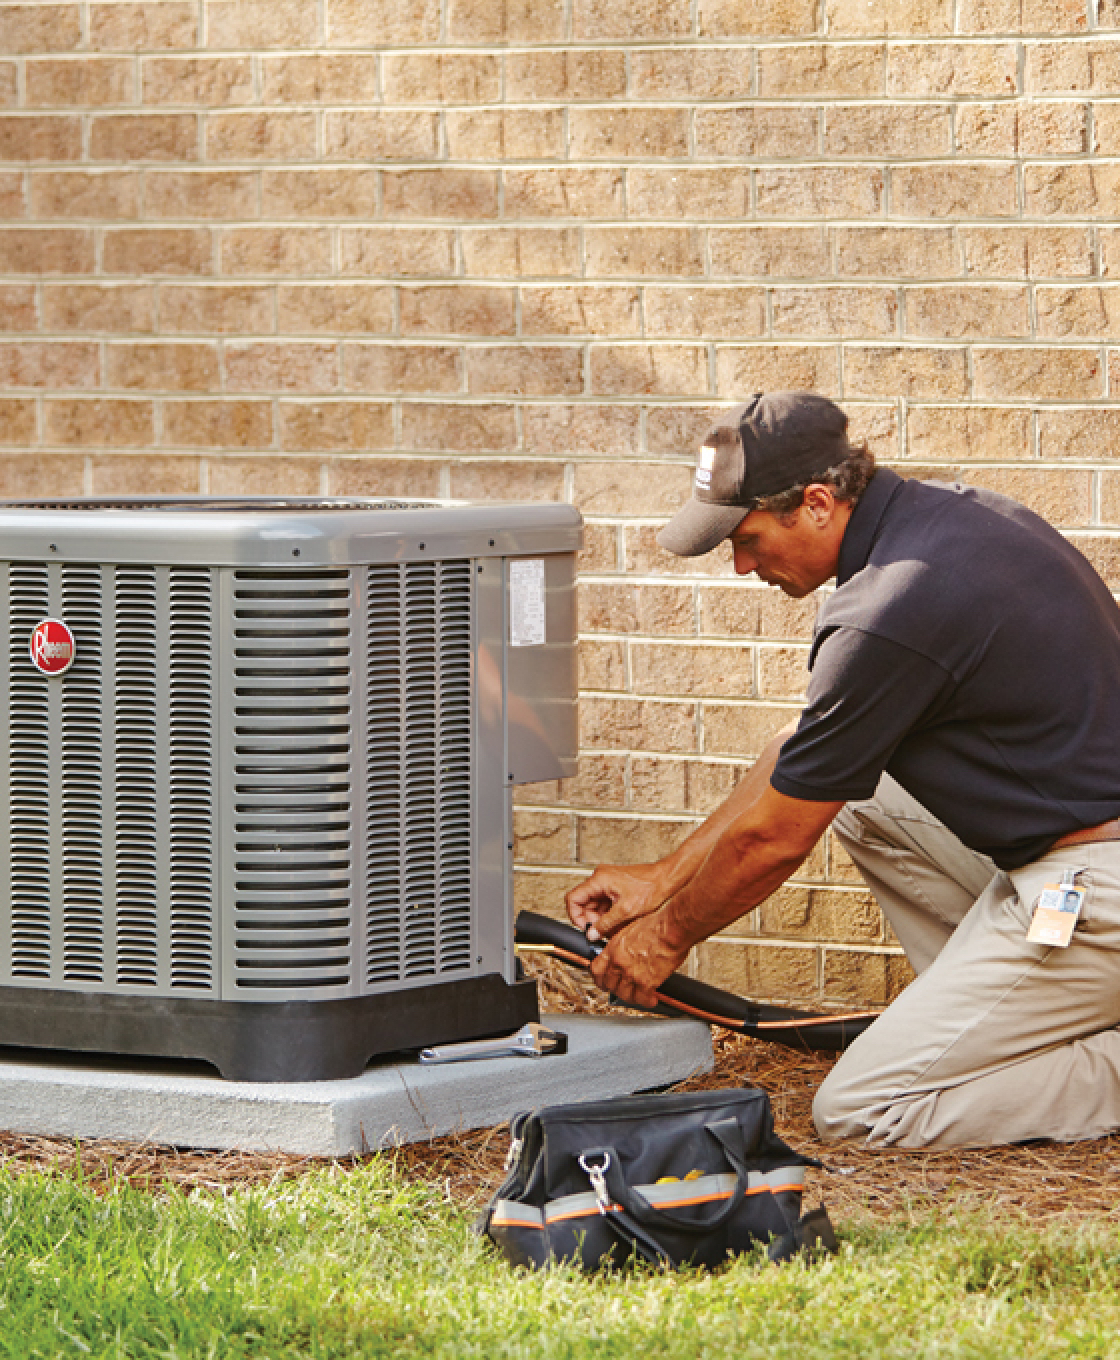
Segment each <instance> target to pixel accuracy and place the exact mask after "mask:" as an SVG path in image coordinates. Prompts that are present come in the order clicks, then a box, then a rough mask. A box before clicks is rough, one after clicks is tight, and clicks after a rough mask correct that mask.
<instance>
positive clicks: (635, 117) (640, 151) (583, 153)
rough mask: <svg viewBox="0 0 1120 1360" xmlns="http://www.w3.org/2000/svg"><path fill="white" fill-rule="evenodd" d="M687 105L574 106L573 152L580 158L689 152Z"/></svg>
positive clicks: (571, 120) (571, 117)
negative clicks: (646, 106) (635, 106)
mask: <svg viewBox="0 0 1120 1360" xmlns="http://www.w3.org/2000/svg"><path fill="white" fill-rule="evenodd" d="M688 125H689V114H688V110H687V109H684V108H674V107H672V106H670V107H665V108H642V107H637V108H617V107H615V108H609V107H608V108H605V109H599V108H573V109H571V110H570V111H569V113H568V128H569V136H570V138H571V154H572V155H573V156H574V157H575V158H577V159H579V160H626V159H633V158H637V159H640V160H648V159H650V158H651V157H661V158H664V157H677V158H679V157H682V156H687V155H688Z"/></svg>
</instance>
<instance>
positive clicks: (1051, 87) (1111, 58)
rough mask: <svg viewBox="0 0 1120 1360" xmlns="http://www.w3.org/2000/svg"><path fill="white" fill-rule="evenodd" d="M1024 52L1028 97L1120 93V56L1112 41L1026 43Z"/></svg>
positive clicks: (1105, 39) (1025, 88) (1025, 86)
mask: <svg viewBox="0 0 1120 1360" xmlns="http://www.w3.org/2000/svg"><path fill="white" fill-rule="evenodd" d="M1042 3H1045V0H1042ZM1024 51H1025V55H1026V76H1025V80H1024V90H1025V92H1026V93H1028V94H1035V93H1037V92H1040V91H1042V92H1046V93H1053V94H1071V93H1077V92H1079V91H1086V92H1088V91H1092V92H1093V93H1097V94H1116V93H1117V92H1120V53H1118V52H1117V50H1116V46H1115V44H1114V43H1113V42H1112V41H1111V39H1109V38H1104V39H1103V40H1100V41H1097V42H1069V41H1068V40H1066V41H1063V42H1039V43H1026V44H1024Z"/></svg>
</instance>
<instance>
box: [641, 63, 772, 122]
mask: <svg viewBox="0 0 1120 1360" xmlns="http://www.w3.org/2000/svg"><path fill="white" fill-rule="evenodd" d="M753 88H754V54H753V53H752V51H751V49H750V48H749V47H657V48H654V49H652V50H651V51H648V52H642V51H640V50H639V51H634V52H631V53H630V91H629V92H630V97H631V98H632V99H743V98H745V97H747V96H749V95H750V94H751V93H752V91H753ZM615 93H621V90H619V91H616V92H615ZM743 112H747V110H743ZM769 112H771V113H777V112H778V110H770V111H769ZM705 116H707V115H705Z"/></svg>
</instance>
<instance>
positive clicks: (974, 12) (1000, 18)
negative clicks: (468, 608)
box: [958, 0, 1103, 34]
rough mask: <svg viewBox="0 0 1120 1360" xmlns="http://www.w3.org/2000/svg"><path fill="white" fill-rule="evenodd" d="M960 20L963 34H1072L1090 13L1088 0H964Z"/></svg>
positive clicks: (1099, 25) (1086, 19) (1081, 25)
mask: <svg viewBox="0 0 1120 1360" xmlns="http://www.w3.org/2000/svg"><path fill="white" fill-rule="evenodd" d="M958 22H959V32H961V33H1064V34H1070V33H1076V32H1077V31H1078V30H1079V29H1084V28H1085V27H1086V26H1087V22H1088V14H1087V6H1086V5H1085V0H961V5H960V17H959V20H958ZM1097 23H1098V27H1102V26H1103V25H1102V24H1101V22H1100V19H1099V18H1098V21H1097Z"/></svg>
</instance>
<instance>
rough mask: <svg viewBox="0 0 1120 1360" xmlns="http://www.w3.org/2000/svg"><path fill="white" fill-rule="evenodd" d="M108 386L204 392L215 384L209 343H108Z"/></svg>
mask: <svg viewBox="0 0 1120 1360" xmlns="http://www.w3.org/2000/svg"><path fill="white" fill-rule="evenodd" d="M108 355H109V370H108V375H109V385H110V386H111V387H127V388H131V389H136V390H143V391H147V392H207V391H213V390H214V389H215V388H216V387H217V385H218V354H217V350H216V348H215V347H214V346H213V345H205V344H188V343H184V342H176V343H171V344H163V343H148V344H115V345H110V346H109V351H108Z"/></svg>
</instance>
